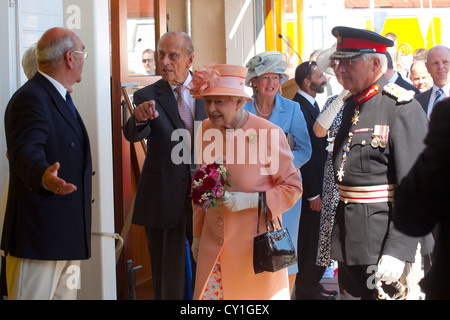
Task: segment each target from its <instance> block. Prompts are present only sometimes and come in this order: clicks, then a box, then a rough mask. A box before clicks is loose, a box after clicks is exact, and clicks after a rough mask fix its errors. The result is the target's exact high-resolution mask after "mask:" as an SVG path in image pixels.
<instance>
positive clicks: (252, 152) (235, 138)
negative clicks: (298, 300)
mask: <svg viewBox="0 0 450 320" xmlns="http://www.w3.org/2000/svg"><path fill="white" fill-rule="evenodd" d="M246 74H247V68H245V67H242V66H234V65H212V66H207V67H204V68H202V69H201V70H197V71H195V73H194V77H193V81H192V82H191V94H192V95H193V96H194V97H195V98H202V99H204V101H205V110H206V113H207V115H208V119H206V120H205V121H203V123H202V125H201V126H200V128H199V130H198V132H197V136H196V146H197V154H196V157H197V162H198V163H201V164H209V163H213V162H218V163H223V165H224V167H225V168H226V170H227V171H228V173H229V174H230V177H229V182H230V183H231V187H229V188H228V189H227V191H226V193H225V197H224V199H223V201H221V202H219V204H218V206H217V207H216V208H213V207H210V208H208V209H207V210H206V211H205V210H203V209H201V208H196V207H194V221H193V228H194V230H193V231H194V241H193V244H192V251H193V256H194V259H196V261H197V273H196V282H195V290H194V299H203V300H208V299H226V300H235V299H236V300H248V299H251V300H256V299H261V300H269V299H290V292H289V289H288V288H289V285H288V274H287V269H283V270H280V271H277V272H274V273H271V272H263V273H260V274H255V273H254V270H253V238H254V237H255V236H256V234H257V224H258V223H259V224H260V230H265V221H264V217H263V215H262V216H261V219H260V220H259V222H258V210H257V208H258V195H259V192H266V197H267V207H268V211H269V218H270V219H274V221H277V218H280V219H281V214H282V213H283V212H285V211H287V210H289V209H290V208H291V207H292V206H293V205H294V204H295V202H296V201H297V200H298V199H299V198H300V197H301V195H302V183H301V180H300V175H299V173H298V170H297V169H296V168H295V167H294V165H293V163H292V160H293V156H292V152H291V150H290V148H289V145H288V143H287V140H286V137H285V135H284V133H283V132H282V131H281V129H280V128H279V127H277V126H276V125H274V124H272V123H270V122H269V121H267V120H265V119H262V118H259V117H257V116H255V115H252V114H250V113H248V112H247V111H245V110H244V109H243V107H244V105H245V103H246V102H247V101H250V100H252V99H251V98H250V97H249V96H248V95H247V94H246V93H245V91H244V82H245V77H246ZM276 225H278V222H276Z"/></svg>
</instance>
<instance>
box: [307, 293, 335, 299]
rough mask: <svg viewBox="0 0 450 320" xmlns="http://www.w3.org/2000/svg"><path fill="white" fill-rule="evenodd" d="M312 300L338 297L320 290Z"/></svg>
mask: <svg viewBox="0 0 450 320" xmlns="http://www.w3.org/2000/svg"><path fill="white" fill-rule="evenodd" d="M312 300H336V297H335V296H333V295H328V294H325V293H323V292H320V293H318V294H316V295H314V296H313V297H312Z"/></svg>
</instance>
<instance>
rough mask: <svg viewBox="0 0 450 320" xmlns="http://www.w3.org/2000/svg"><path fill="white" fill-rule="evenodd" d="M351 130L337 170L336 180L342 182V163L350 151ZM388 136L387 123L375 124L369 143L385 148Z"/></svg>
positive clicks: (352, 134)
mask: <svg viewBox="0 0 450 320" xmlns="http://www.w3.org/2000/svg"><path fill="white" fill-rule="evenodd" d="M367 131H371V129H369V128H364V129H357V130H355V131H354V133H361V132H367ZM354 133H353V132H349V133H348V141H347V143H346V144H345V145H344V148H343V150H342V151H343V154H342V162H341V166H340V169H339V171H338V172H337V176H338V180H339V181H340V182H342V178H343V177H344V173H345V172H344V165H345V162H346V160H347V155H348V153H349V152H350V149H351V142H352V139H353V136H354ZM388 136H389V126H387V125H375V126H374V127H373V134H372V141H371V143H370V145H371V146H372V148H378V147H380V148H386V146H387V142H388Z"/></svg>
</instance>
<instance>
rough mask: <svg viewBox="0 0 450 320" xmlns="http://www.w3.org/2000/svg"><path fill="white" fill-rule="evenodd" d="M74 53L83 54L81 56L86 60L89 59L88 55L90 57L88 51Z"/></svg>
mask: <svg viewBox="0 0 450 320" xmlns="http://www.w3.org/2000/svg"><path fill="white" fill-rule="evenodd" d="M72 52H74V53H79V54H81V55H82V56H83V59H85V60H86V59H87V57H88V55H89V54H88V53H87V52H86V51H76V50H73V51H72Z"/></svg>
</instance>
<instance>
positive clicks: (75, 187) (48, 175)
mask: <svg viewBox="0 0 450 320" xmlns="http://www.w3.org/2000/svg"><path fill="white" fill-rule="evenodd" d="M37 54H38V61H39V72H37V73H36V75H35V76H34V77H33V78H32V79H31V80H29V81H28V82H27V83H26V84H25V85H23V86H22V87H21V88H20V89H19V90H18V91H17V92H16V93H15V94H14V95H13V97H12V98H11V100H10V102H9V104H8V107H7V109H6V113H5V131H6V142H7V147H8V155H9V164H10V184H9V192H8V200H7V206H6V212H5V221H4V228H3V234H2V244H1V248H2V250H3V251H4V252H5V253H6V255H7V257H6V273H7V287H8V297H9V298H10V299H39V300H40V299H45V300H47V299H75V298H76V293H77V285H76V283H77V282H78V281H79V279H75V278H74V277H76V276H77V275H79V274H80V271H79V265H80V260H83V259H88V258H89V257H90V255H91V243H90V240H91V190H92V163H91V152H90V145H89V138H88V134H87V132H86V128H85V126H84V124H83V121H82V120H81V117H80V114H79V113H78V112H77V110H76V108H75V106H74V105H73V102H72V99H71V97H70V94H69V92H68V91H67V90H66V88H70V89H71V90H72V88H71V86H72V85H73V84H74V83H76V82H80V81H81V74H82V70H83V65H84V60H85V59H86V58H87V53H86V52H84V45H83V43H82V41H81V39H80V38H79V37H78V36H77V35H76V34H75V33H74V32H73V31H71V30H69V29H65V28H52V29H49V30H47V31H46V32H45V33H44V34H43V35H42V37H41V39H40V40H39V42H38V44H37ZM74 280H75V281H74ZM69 283H70V284H71V285H68V284H69Z"/></svg>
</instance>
